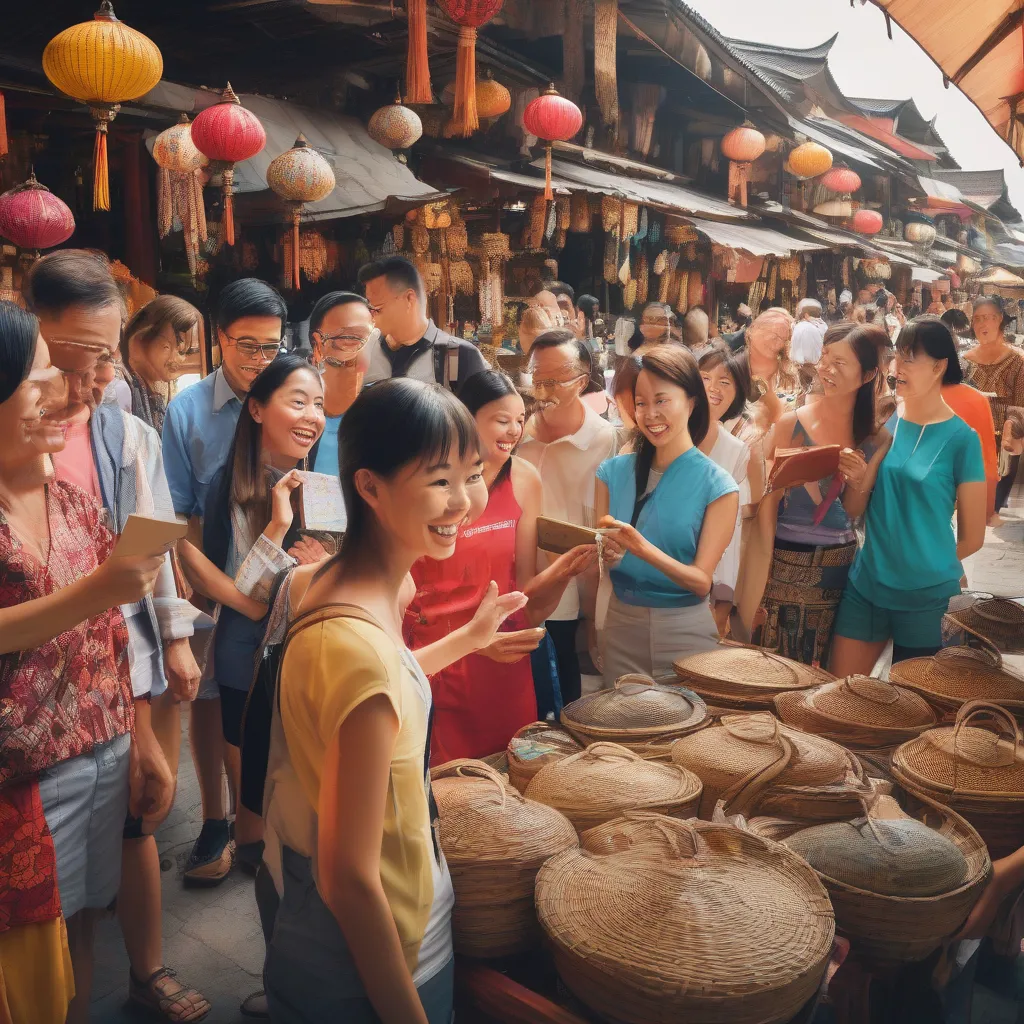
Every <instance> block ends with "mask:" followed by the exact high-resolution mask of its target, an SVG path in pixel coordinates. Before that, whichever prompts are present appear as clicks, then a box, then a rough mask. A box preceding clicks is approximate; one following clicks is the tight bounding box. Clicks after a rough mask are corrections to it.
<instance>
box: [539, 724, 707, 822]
mask: <svg viewBox="0 0 1024 1024" xmlns="http://www.w3.org/2000/svg"><path fill="white" fill-rule="evenodd" d="M698 735H699V734H698ZM700 794H701V783H700V779H699V778H697V776H696V775H694V774H693V773H692V772H689V771H687V770H686V769H685V768H681V767H679V766H678V765H673V764H659V763H657V762H655V761H645V760H644V759H643V758H641V757H640V755H639V754H637V753H635V752H634V751H632V750H629V749H627V748H626V747H622V746H619V745H618V744H617V743H594V744H592V745H591V746H589V747H587V749H586V750H584V751H582V752H581V753H579V754H573V755H571V756H570V757H565V758H562V759H560V760H557V761H553V762H552V763H550V764H548V765H545V767H543V768H541V770H540V771H539V772H538V773H537V774H536V775H535V776H534V777H533V780H532V781H531V782H530V784H529V785H528V786H527V787H526V795H527V797H529V798H530V799H531V800H539V801H540V802H541V803H543V804H547V805H548V806H550V807H554V808H556V809H557V810H559V811H561V812H562V813H563V814H564V815H565V816H566V817H567V818H568V819H569V820H570V821H571V822H572V823H573V825H575V827H576V830H577V831H578V832H582V831H584V829H588V828H593V827H594V826H595V825H601V824H603V823H604V822H606V821H611V820H612V819H613V818H618V817H620V816H621V815H623V814H624V813H625V812H626V811H632V810H652V811H659V812H661V813H663V814H667V815H671V816H673V817H678V818H688V817H690V816H691V815H694V814H696V813H697V807H698V805H699V804H700Z"/></svg>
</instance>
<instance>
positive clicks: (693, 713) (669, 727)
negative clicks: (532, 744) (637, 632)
mask: <svg viewBox="0 0 1024 1024" xmlns="http://www.w3.org/2000/svg"><path fill="white" fill-rule="evenodd" d="M561 717H562V725H564V726H565V728H566V729H568V730H569V732H571V733H572V735H573V736H575V737H576V739H578V740H579V741H580V742H581V743H583V744H588V743H598V742H600V741H601V740H608V741H609V742H611V743H621V744H622V745H623V746H625V747H631V748H632V749H634V750H635V749H637V747H638V746H644V745H646V744H648V743H651V742H659V741H660V742H667V741H669V740H672V739H678V738H679V737H680V736H686V735H688V734H689V733H691V732H693V731H694V730H695V729H700V728H701V727H703V726H704V724H705V723H706V722H707V717H708V709H707V705H706V704H705V703H704V701H703V700H701V698H700V697H698V696H697V694H695V693H694V692H693V691H692V690H687V689H685V688H684V687H682V686H663V685H660V684H658V683H656V682H655V681H654V680H653V679H651V678H650V676H645V675H640V674H631V675H626V676H622V677H621V678H619V679H617V680H616V681H615V686H614V687H613V688H612V689H610V690H598V691H597V693H591V694H588V695H587V696H585V697H581V698H580V699H579V700H574V701H573V702H572V703H571V704H566V706H565V707H564V708H562V716H561Z"/></svg>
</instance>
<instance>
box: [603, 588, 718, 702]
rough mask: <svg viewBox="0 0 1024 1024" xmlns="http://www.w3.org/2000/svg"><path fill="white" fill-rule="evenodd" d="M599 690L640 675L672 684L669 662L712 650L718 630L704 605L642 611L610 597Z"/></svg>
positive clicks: (709, 611)
mask: <svg viewBox="0 0 1024 1024" xmlns="http://www.w3.org/2000/svg"><path fill="white" fill-rule="evenodd" d="M602 646H603V650H604V685H605V686H613V685H614V684H615V680H616V679H618V678H619V676H624V675H626V674H627V673H629V672H643V673H644V674H645V675H649V676H653V677H654V678H655V679H660V680H663V681H666V682H667V681H673V680H675V679H676V678H677V677H676V674H675V670H674V669H673V668H672V662H673V661H675V660H676V658H681V657H684V656H685V655H687V654H697V653H699V652H701V651H710V650H713V649H714V648H715V647H717V646H718V628H717V627H716V626H715V620H714V618H713V616H712V615H711V609H710V607H709V606H708V604H707V602H702V603H701V604H698V605H693V606H691V607H689V608H645V607H640V606H637V605H631V604H623V603H622V602H621V601H620V600H619V599H618V598H617V597H616V596H615V595H614V594H612V596H611V600H610V601H609V604H608V614H607V617H606V618H605V622H604V633H603V645H602Z"/></svg>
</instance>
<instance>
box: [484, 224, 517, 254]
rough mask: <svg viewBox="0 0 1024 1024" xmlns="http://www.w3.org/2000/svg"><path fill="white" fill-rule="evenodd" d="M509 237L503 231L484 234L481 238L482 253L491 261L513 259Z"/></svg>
mask: <svg viewBox="0 0 1024 1024" xmlns="http://www.w3.org/2000/svg"><path fill="white" fill-rule="evenodd" d="M508 243H509V237H508V235H506V234H505V233H504V232H502V231H494V232H484V233H483V234H482V235H481V236H480V251H481V252H482V253H483V255H484V256H485V258H487V259H489V260H507V259H511V258H512V250H511V249H510V248H509V244H508Z"/></svg>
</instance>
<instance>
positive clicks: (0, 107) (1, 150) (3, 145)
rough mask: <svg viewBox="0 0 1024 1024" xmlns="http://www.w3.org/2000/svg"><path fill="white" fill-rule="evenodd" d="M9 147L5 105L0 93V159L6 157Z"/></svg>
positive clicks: (2, 95)
mask: <svg viewBox="0 0 1024 1024" xmlns="http://www.w3.org/2000/svg"><path fill="white" fill-rule="evenodd" d="M8 150H9V145H8V142H7V104H6V102H5V101H4V94H3V93H2V92H0V157H3V156H7V153H8Z"/></svg>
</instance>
